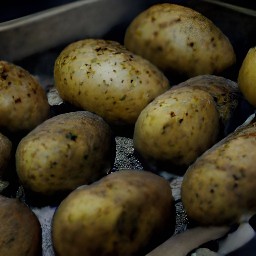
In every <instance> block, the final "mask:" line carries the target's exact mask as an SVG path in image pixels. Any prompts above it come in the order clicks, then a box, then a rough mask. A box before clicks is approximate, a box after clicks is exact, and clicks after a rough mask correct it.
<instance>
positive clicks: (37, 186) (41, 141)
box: [16, 111, 114, 195]
mask: <svg viewBox="0 0 256 256" xmlns="http://www.w3.org/2000/svg"><path fill="white" fill-rule="evenodd" d="M113 146H114V141H113V138H112V131H111V129H110V127H109V125H108V124H107V123H106V122H105V121H104V120H103V119H102V118H101V117H99V116H97V115H95V114H92V113H90V112H87V111H76V112H69V113H65V114H60V115H57V116H55V117H52V118H49V119H48V120H46V121H45V122H43V123H42V124H40V125H38V126H37V127H36V128H35V129H34V130H32V131H31V132H30V133H28V134H27V135H26V136H25V137H23V138H22V140H21V141H20V143H19V145H18V147H17V150H16V169H17V174H18V176H19V178H20V180H21V182H22V184H23V185H24V186H25V187H26V188H28V189H29V190H31V191H33V192H37V193H40V194H43V195H49V194H55V193H58V192H62V191H64V192H65V191H70V190H73V189H75V188H76V187H78V186H80V185H83V184H89V183H91V182H93V181H95V180H97V179H99V178H101V177H102V176H104V175H106V174H107V173H108V172H109V171H110V169H111V167H112V162H113V157H114V155H113V153H112V152H113V150H114V148H113Z"/></svg>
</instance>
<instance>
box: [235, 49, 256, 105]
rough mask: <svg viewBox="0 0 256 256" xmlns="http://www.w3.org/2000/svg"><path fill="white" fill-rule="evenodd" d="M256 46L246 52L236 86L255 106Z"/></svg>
mask: <svg viewBox="0 0 256 256" xmlns="http://www.w3.org/2000/svg"><path fill="white" fill-rule="evenodd" d="M255 65H256V47H253V48H250V49H249V51H248V52H247V54H246V56H245V58H244V60H243V62H242V65H241V67H240V70H239V74H238V86H239V89H240V90H241V92H242V94H243V95H244V97H245V98H246V100H247V101H248V102H249V103H250V104H251V105H252V106H253V107H256V93H255V91H256V69H255Z"/></svg>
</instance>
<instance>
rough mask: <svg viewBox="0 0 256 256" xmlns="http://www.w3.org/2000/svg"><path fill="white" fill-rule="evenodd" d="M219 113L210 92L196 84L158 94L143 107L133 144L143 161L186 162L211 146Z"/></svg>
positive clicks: (166, 163)
mask: <svg viewBox="0 0 256 256" xmlns="http://www.w3.org/2000/svg"><path fill="white" fill-rule="evenodd" d="M218 133H219V116H218V111H217V109H216V104H215V102H214V100H213V98H212V97H211V95H210V94H209V93H207V92H205V91H204V90H199V89H197V88H189V87H184V88H179V89H174V88H173V89H170V90H169V91H167V92H165V93H163V94H162V95H160V96H158V97H157V98H156V99H155V100H154V101H152V102H151V103H150V104H149V105H148V106H146V107H145V108H144V110H143V111H142V112H141V114H140V115H139V117H138V120H137V122H136V124H135V129H134V136H133V141H134V148H135V150H136V151H137V152H138V153H139V154H140V155H141V156H142V157H143V158H144V159H145V160H146V162H147V163H150V164H152V166H153V165H154V164H156V163H161V162H162V163H165V165H166V166H165V168H167V169H166V170H168V171H172V168H171V165H175V166H187V165H189V164H191V163H192V162H193V161H194V160H195V159H196V158H197V157H198V156H199V155H200V154H202V153H203V152H204V151H205V150H206V149H208V148H209V147H210V146H212V145H213V144H214V143H215V142H216V139H217V136H218Z"/></svg>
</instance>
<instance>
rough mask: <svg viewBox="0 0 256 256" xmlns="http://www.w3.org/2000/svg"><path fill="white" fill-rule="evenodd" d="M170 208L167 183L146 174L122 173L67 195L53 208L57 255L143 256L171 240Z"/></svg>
mask: <svg viewBox="0 0 256 256" xmlns="http://www.w3.org/2000/svg"><path fill="white" fill-rule="evenodd" d="M174 227H175V209H174V201H173V197H172V191H171V188H170V185H169V182H168V181H167V180H165V179H164V178H162V177H160V176H158V175H156V174H153V173H151V172H147V171H142V170H141V171H139V170H122V171H118V172H114V173H111V174H109V175H107V176H106V177H104V178H102V179H101V180H99V181H98V182H95V183H93V184H91V185H89V186H85V187H82V188H78V189H76V190H75V191H73V192H71V193H70V194H69V195H68V196H67V197H66V198H65V199H64V200H63V201H62V202H61V204H60V206H59V207H58V208H57V210H56V212H55V214H54V216H53V222H52V241H53V246H54V249H55V252H56V253H57V255H61V256H64V255H68V256H72V255H75V256H77V255H87V256H95V255H108V256H130V255H133V256H135V255H138V256H139V255H145V254H146V252H147V251H149V250H150V249H152V248H154V246H156V245H157V244H159V243H161V242H163V241H164V240H165V239H166V238H167V237H169V236H171V235H172V234H173V232H174Z"/></svg>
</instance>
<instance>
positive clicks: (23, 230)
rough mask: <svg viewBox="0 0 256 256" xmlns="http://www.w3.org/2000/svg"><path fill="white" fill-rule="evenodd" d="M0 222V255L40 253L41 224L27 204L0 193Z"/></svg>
mask: <svg viewBox="0 0 256 256" xmlns="http://www.w3.org/2000/svg"><path fill="white" fill-rule="evenodd" d="M0 222H1V225H0V233H1V236H0V255H5V256H12V255H19V256H38V255H41V251H42V237H41V236H42V235H41V232H42V231H41V226H40V223H39V221H38V219H37V217H36V215H35V214H34V213H33V212H32V210H31V209H30V208H28V206H27V205H25V204H24V203H22V202H21V201H19V200H18V199H16V198H8V197H5V196H2V195H0Z"/></svg>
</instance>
